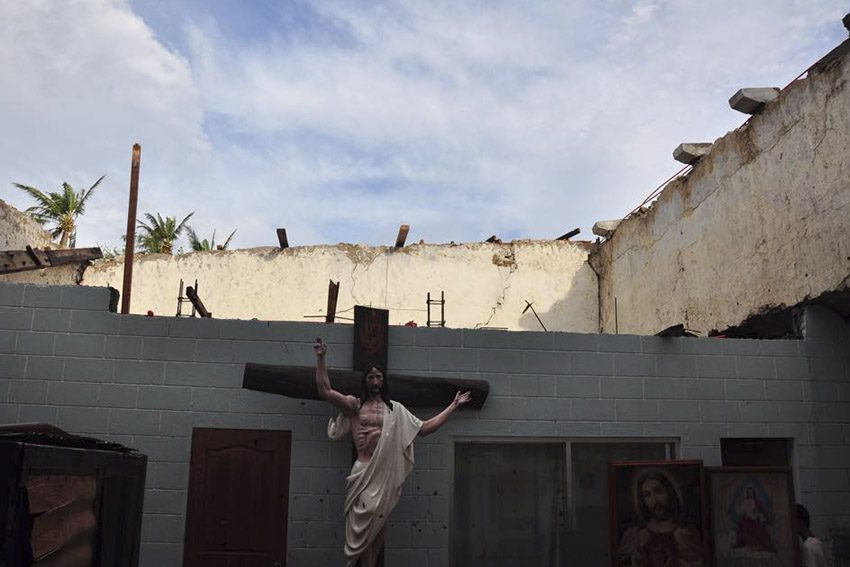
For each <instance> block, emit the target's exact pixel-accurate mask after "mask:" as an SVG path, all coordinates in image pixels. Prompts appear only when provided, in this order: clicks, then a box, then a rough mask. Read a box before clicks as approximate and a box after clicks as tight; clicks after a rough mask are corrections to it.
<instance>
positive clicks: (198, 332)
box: [168, 317, 247, 339]
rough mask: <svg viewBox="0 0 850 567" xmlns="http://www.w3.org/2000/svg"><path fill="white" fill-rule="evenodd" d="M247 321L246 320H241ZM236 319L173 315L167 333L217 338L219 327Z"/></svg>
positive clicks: (200, 337) (196, 337)
mask: <svg viewBox="0 0 850 567" xmlns="http://www.w3.org/2000/svg"><path fill="white" fill-rule="evenodd" d="M243 322H247V321H243ZM232 323H236V321H225V320H222V319H210V318H207V317H175V318H174V319H172V320H171V321H170V323H169V326H168V335H169V336H171V337H177V338H187V339H217V338H219V336H220V331H221V328H222V327H223V326H225V325H230V324H232Z"/></svg>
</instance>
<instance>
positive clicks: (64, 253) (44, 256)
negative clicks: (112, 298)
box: [0, 246, 103, 274]
mask: <svg viewBox="0 0 850 567" xmlns="http://www.w3.org/2000/svg"><path fill="white" fill-rule="evenodd" d="M100 258H103V252H102V251H101V250H100V248H72V249H68V250H51V249H49V248H47V249H45V250H40V249H38V248H32V247H30V246H27V249H26V250H3V251H0V274H11V273H14V272H24V271H27V270H38V269H41V268H51V267H54V266H62V265H64V264H75V263H79V262H87V261H90V260H98V259H100Z"/></svg>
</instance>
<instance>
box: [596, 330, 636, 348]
mask: <svg viewBox="0 0 850 567" xmlns="http://www.w3.org/2000/svg"><path fill="white" fill-rule="evenodd" d="M598 339H599V352H622V353H639V352H640V351H641V342H640V341H641V338H640V337H639V336H637V335H607V334H605V335H599V336H598Z"/></svg>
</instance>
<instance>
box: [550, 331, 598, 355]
mask: <svg viewBox="0 0 850 567" xmlns="http://www.w3.org/2000/svg"><path fill="white" fill-rule="evenodd" d="M551 334H552V335H553V337H552V338H553V345H552V346H553V348H554V349H555V350H568V351H578V352H598V351H599V335H597V334H579V333H551Z"/></svg>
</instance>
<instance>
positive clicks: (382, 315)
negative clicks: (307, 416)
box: [242, 305, 490, 409]
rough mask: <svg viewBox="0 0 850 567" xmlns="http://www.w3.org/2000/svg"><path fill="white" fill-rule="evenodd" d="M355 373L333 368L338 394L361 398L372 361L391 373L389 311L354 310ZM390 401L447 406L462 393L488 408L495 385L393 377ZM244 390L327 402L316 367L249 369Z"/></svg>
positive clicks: (472, 403) (412, 405)
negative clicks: (364, 372)
mask: <svg viewBox="0 0 850 567" xmlns="http://www.w3.org/2000/svg"><path fill="white" fill-rule="evenodd" d="M353 330H354V341H353V343H354V356H353V364H352V366H353V370H340V369H333V368H329V369H328V376H329V378H330V380H331V386H332V387H333V389H334V390H336V391H338V392H341V393H343V394H350V395H352V396H357V397H359V396H360V393H361V385H360V383H361V376H362V370H363V366H364V365H365V364H366V363H367V362H372V363H376V364H378V365H379V366H381V367H382V368H387V357H388V352H389V312H388V311H386V310H384V309H373V308H370V307H361V306H359V305H358V306H356V307H355V308H354V325H353ZM387 376H388V378H389V387H390V397H391V398H392V399H393V400H398V401H399V402H401V403H403V404H404V405H405V406H407V407H409V408H415V407H420V408H423V407H444V406H447V405H448V404H450V403H451V402H452V400H454V397H455V394H456V393H457V392H458V390H460V391H463V392H466V391H469V392H471V393H472V400H470V402H469V404H467V407H472V408H478V409H481V407H482V406H483V405H484V401H485V400H486V399H487V394H488V393H489V392H490V385H489V384H488V383H487V382H486V381H484V380H467V379H461V378H449V377H440V376H414V375H400V374H395V373H393V372H392V371H388V372H387ZM242 387H243V388H246V389H248V390H256V391H259V392H268V393H271V394H280V395H282V396H287V397H290V398H299V399H302V400H321V399H322V398H321V397H320V396H319V393H318V391H317V390H316V368H315V366H280V365H275V364H257V363H253V362H248V363H246V364H245V373H244V375H243V378H242Z"/></svg>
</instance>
